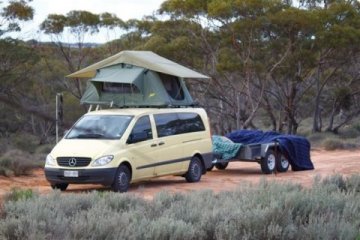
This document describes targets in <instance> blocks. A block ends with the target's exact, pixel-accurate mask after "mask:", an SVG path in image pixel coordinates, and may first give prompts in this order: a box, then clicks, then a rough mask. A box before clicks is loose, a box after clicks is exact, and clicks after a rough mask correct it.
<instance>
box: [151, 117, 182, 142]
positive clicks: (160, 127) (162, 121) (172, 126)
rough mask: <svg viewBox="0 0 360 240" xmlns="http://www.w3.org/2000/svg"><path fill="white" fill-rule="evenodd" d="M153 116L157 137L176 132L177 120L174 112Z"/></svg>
mask: <svg viewBox="0 0 360 240" xmlns="http://www.w3.org/2000/svg"><path fill="white" fill-rule="evenodd" d="M154 118H155V123H156V130H157V133H158V137H166V136H171V135H175V134H178V133H177V125H178V124H179V121H178V116H177V114H176V113H164V114H155V115H154Z"/></svg>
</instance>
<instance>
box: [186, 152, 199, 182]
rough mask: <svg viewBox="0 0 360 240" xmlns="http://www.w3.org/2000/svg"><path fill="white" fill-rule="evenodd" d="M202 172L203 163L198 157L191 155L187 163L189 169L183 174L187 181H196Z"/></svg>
mask: <svg viewBox="0 0 360 240" xmlns="http://www.w3.org/2000/svg"><path fill="white" fill-rule="evenodd" d="M202 172H203V165H202V163H201V160H200V159H199V158H198V157H193V158H192V159H191V161H190V164H189V170H188V171H187V173H186V174H185V179H186V181H188V182H198V181H200V179H201V175H202Z"/></svg>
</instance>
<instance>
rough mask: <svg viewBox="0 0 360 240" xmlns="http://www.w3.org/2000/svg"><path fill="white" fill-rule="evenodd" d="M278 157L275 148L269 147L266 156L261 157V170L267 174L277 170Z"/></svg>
mask: <svg viewBox="0 0 360 240" xmlns="http://www.w3.org/2000/svg"><path fill="white" fill-rule="evenodd" d="M276 159H277V157H276V154H275V152H274V150H273V149H268V150H267V152H266V154H265V157H264V158H262V159H261V163H260V165H261V171H262V172H263V173H265V174H270V173H272V172H273V171H274V170H275V166H276V162H277V160H276Z"/></svg>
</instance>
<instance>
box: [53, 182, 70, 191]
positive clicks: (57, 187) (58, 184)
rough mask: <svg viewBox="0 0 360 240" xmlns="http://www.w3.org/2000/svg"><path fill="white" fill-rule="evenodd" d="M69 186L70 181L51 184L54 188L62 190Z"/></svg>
mask: <svg viewBox="0 0 360 240" xmlns="http://www.w3.org/2000/svg"><path fill="white" fill-rule="evenodd" d="M68 186H69V184H68V183H56V184H51V187H52V189H59V190H60V191H65V190H66V189H67V187H68Z"/></svg>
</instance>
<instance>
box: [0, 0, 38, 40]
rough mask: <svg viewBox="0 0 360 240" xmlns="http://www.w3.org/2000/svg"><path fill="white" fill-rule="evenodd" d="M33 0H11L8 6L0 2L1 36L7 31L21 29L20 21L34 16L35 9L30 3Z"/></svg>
mask: <svg viewBox="0 0 360 240" xmlns="http://www.w3.org/2000/svg"><path fill="white" fill-rule="evenodd" d="M30 1H31V0H10V1H9V2H8V3H7V5H6V6H1V5H2V4H3V2H0V6H1V9H0V17H1V18H0V36H2V35H3V34H5V33H7V32H13V31H20V30H21V28H20V25H19V21H29V20H31V19H33V17H34V9H33V8H32V7H31V6H29V5H28V3H29V2H30Z"/></svg>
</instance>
